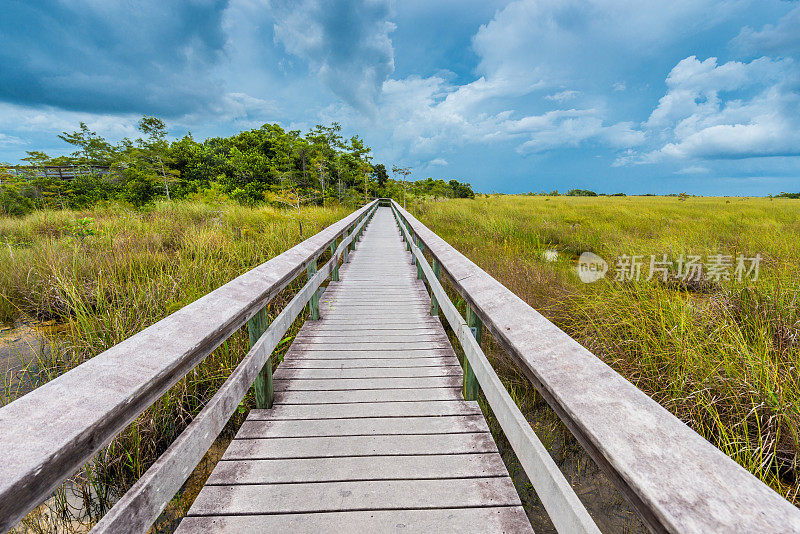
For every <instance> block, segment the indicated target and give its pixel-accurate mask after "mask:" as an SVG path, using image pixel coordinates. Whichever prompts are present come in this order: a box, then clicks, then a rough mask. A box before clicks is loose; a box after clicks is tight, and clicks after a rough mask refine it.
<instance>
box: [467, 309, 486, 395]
mask: <svg viewBox="0 0 800 534" xmlns="http://www.w3.org/2000/svg"><path fill="white" fill-rule="evenodd" d="M467 326H469V329H470V330H471V331H472V335H473V336H475V340H476V341H477V342H478V345H481V342H482V341H483V322H481V319H480V317H478V315H477V314H476V313H475V311H474V310H473V309H472V308H470V307H469V305H467ZM478 388H479V386H478V379H477V378H476V377H475V373H474V372H473V371H472V367H471V366H470V365H469V359H467V357H466V356H465V357H464V399H465V400H477V399H478Z"/></svg>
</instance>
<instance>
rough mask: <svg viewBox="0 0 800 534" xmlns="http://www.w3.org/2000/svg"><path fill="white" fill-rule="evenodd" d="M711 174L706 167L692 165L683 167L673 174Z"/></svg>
mask: <svg viewBox="0 0 800 534" xmlns="http://www.w3.org/2000/svg"><path fill="white" fill-rule="evenodd" d="M709 172H711V171H710V170H709V169H708V167H703V166H701V165H692V166H690V167H684V168H682V169H679V170H677V171H675V174H707V173H709Z"/></svg>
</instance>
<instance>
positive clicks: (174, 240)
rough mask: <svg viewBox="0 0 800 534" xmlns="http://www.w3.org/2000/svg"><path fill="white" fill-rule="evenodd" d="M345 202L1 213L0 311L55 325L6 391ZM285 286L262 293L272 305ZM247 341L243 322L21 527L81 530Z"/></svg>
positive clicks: (207, 283) (77, 360)
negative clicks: (73, 506) (77, 506)
mask: <svg viewBox="0 0 800 534" xmlns="http://www.w3.org/2000/svg"><path fill="white" fill-rule="evenodd" d="M350 211H351V210H350V209H349V208H346V207H338V206H334V207H324V208H323V207H307V208H303V209H302V210H300V212H299V213H298V212H297V211H293V212H288V211H283V210H278V209H273V208H269V207H263V208H245V207H241V206H238V205H233V204H218V205H215V206H212V205H208V204H202V203H159V204H156V205H155V206H153V207H152V208H151V209H149V210H147V211H144V212H138V211H130V210H126V209H124V208H120V207H113V206H112V207H109V208H102V209H94V210H91V211H40V212H35V213H32V214H30V215H28V216H26V217H24V218H0V245H2V246H0V320H1V321H3V322H6V323H13V322H15V321H20V320H23V321H37V320H38V321H41V320H49V321H55V322H57V323H59V324H61V325H63V327H62V328H61V329H60V330H61V335H60V336H59V337H58V339H56V340H53V345H52V347H51V348H50V350H49V352H48V353H47V354H46V355H43V356H40V357H39V358H36V359H35V360H34V361H32V362H31V363H30V364H29V365H28V366H27V367H26V368H24V369H23V370H22V371H21V373H23V374H24V375H25V379H24V380H20V381H15V380H13V378H14V377H10V376H8V375H6V376H5V377H4V381H5V383H6V384H11V383H14V384H15V386H14V388H12V390H11V391H8V389H9V388H8V387H7V388H6V389H7V391H6V398H7V400H13V399H14V398H15V397H17V396H19V395H21V394H22V393H23V392H24V391H25V389H28V388H31V387H36V386H38V385H41V384H42V383H45V382H47V381H48V380H51V379H53V378H55V377H56V376H58V375H60V374H62V373H64V372H66V371H67V370H69V369H71V368H73V367H75V366H77V365H79V364H81V363H82V362H84V361H86V360H87V359H89V358H92V357H94V356H95V355H97V354H99V353H100V352H102V351H104V350H106V349H107V348H109V347H111V346H113V345H115V344H117V343H119V342H120V341H122V340H124V339H126V338H128V337H130V336H131V335H133V334H135V333H137V332H139V331H141V330H142V329H143V328H145V327H147V326H149V325H151V324H153V323H155V322H157V321H158V320H160V319H162V318H163V317H165V316H167V315H169V314H170V313H172V312H174V311H176V310H178V309H180V308H181V307H183V306H185V305H187V304H189V303H190V302H192V301H194V300H196V299H198V298H199V297H201V296H203V295H205V294H206V293H208V292H209V291H212V290H214V289H216V288H218V287H219V286H221V285H223V284H224V283H226V282H228V281H230V280H231V279H233V278H235V277H236V276H238V275H240V274H242V273H244V272H246V271H248V270H250V269H252V268H253V267H255V266H257V265H258V264H260V263H262V262H264V261H266V260H268V259H270V258H272V257H274V256H275V255H277V254H279V253H281V252H283V251H285V250H286V249H288V248H290V247H292V246H293V245H295V244H297V243H298V242H300V241H302V240H303V239H304V238H307V237H309V236H311V235H313V234H315V233H317V232H318V231H320V230H321V229H323V228H324V227H326V226H328V225H330V224H332V223H333V222H335V221H336V220H338V219H340V218H342V217H343V216H345V215H346V214H347V213H349V212H350ZM301 223H302V229H303V235H302V236H301V234H300V228H301ZM290 292H291V288H290V289H288V290H287V291H286V292H285V294H284V295H282V296H279V297H278V298H277V299H276V300H274V301H273V303H272V304H271V305H270V314H271V315H272V316H274V315H276V314H277V313H278V312H279V311H280V309H282V307H283V305H284V304H285V301H286V298H288V297H290V295H289V293H290ZM291 334H292V333H291V332H290V334H289V335H291ZM247 350H248V337H247V332H246V331H245V329H242V330H241V331H239V332H237V333H235V334H234V335H233V336H232V337H231V338H230V339H229V340H228V341H227V342H225V343H224V344H223V345H222V346H221V347H219V348H218V349H217V350H216V351H214V353H213V354H212V355H210V356H209V357H207V358H206V359H205V360H204V361H203V362H202V363H201V364H200V365H198V366H197V367H196V368H195V369H194V370H193V371H192V372H190V373H189V375H187V376H186V377H185V378H184V379H183V380H181V381H180V382H179V383H178V384H177V385H175V386H174V387H173V388H172V389H171V390H170V391H169V392H168V393H167V394H165V395H164V396H163V397H162V398H161V399H160V400H159V401H158V402H156V403H155V404H154V405H153V406H152V407H151V408H149V409H148V410H147V411H146V412H145V413H144V414H143V415H142V416H140V417H139V418H138V419H137V420H136V421H135V422H134V423H133V424H131V425H130V426H129V427H128V428H126V429H125V430H124V431H123V432H122V433H121V434H120V435H119V436H118V437H117V438H116V439H115V440H113V441H112V443H111V444H110V445H109V446H108V447H106V448H105V449H103V450H102V451H101V452H100V453H98V454H97V455H96V456H95V458H94V459H93V460H92V461H91V462H90V463H89V464H88V465H87V466H86V467H85V469H84V470H83V471H82V473H81V474H80V475H79V476H78V477H77V478H76V479H75V480H73V481H71V482H70V484H69V485H68V486H65V487H63V488H62V489H61V490H60V491H59V493H58V494H57V495H56V498H55V499H54V500H53V501H52V504H51V508H53V507H55V508H54V509H53V510H51V511H50V512H48V513H35V514H31V515H30V516H29V517H28V519H27V520H26V522H25V528H26V529H28V530H30V531H51V530H52V529H53V528H54V524H57V525H58V528H59V529H62V530H63V529H66V530H81V529H83V528H85V526H86V525H87V524H91V523H92V522H93V521H96V520H97V519H98V518H99V517H100V516H102V514H103V513H104V512H105V511H106V510H107V509H108V507H109V506H110V505H111V504H112V503H113V501H114V500H116V499H117V498H118V497H119V496H120V495H121V494H122V493H124V491H126V490H127V488H128V487H130V485H132V484H133V482H135V481H136V480H137V479H138V478H139V477H140V476H141V475H142V473H144V471H145V470H146V469H147V468H148V467H149V466H150V465H151V464H152V462H153V461H154V460H155V459H156V458H157V457H158V456H159V455H160V454H161V453H162V452H163V451H164V450H165V449H166V447H167V446H169V444H170V443H171V442H172V441H173V440H174V438H175V437H176V436H177V435H178V434H179V433H180V432H181V431H182V430H183V428H185V426H186V425H187V424H188V422H189V421H190V420H191V418H192V417H193V416H194V415H195V414H197V413H198V412H199V411H200V409H202V406H203V405H204V403H205V402H206V401H207V400H208V399H209V398H210V397H211V396H212V395H213V394H214V392H215V391H216V390H217V388H218V387H219V386H220V385H221V384H222V382H223V381H224V380H225V379H226V378H227V377H228V376H229V375H230V372H231V371H232V370H233V369H234V368H235V366H236V365H237V364H238V363H239V361H240V360H241V358H242V356H243V355H244V354H245V353H246V352H247ZM250 403H251V399H250V398H249V396H248V397H247V398H246V399H245V401H244V402H243V406H242V410H240V412H239V413H238V414H237V415H236V416H234V418H233V420H232V421H231V423H230V427H231V428H235V427H236V426H237V425H238V424H239V423H240V422H241V419H242V418H243V416H244V415H243V414H244V413H245V411H246V408H247V407H248V406H249V404H250ZM68 491H69V492H72V493H77V494H78V495H79V497H80V498H79V500H82V501H84V502H85V506H82V508H83V509H82V510H81V513H80V514H79V515H81V517H74V516H75V515H76V514H75V510H70V506H69V505H68V503H67V501H68V500H69V499H67V498H66V497H65V495H66V493H67V492H68ZM72 500H73V501H74V500H75V499H72ZM188 504H190V503H186V506H188ZM54 521H55V523H54Z"/></svg>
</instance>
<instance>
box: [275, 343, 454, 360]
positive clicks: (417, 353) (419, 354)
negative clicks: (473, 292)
mask: <svg viewBox="0 0 800 534" xmlns="http://www.w3.org/2000/svg"><path fill="white" fill-rule="evenodd" d="M311 347H313V346H312V345H306V346H305V347H303V349H302V350H300V348H299V347H298V348H297V350H296V351H294V352H292V353H291V355H289V356H290V357H295V356H297V357H300V356H302V357H303V358H305V359H307V360H314V359H320V360H332V359H340V360H360V359H364V360H369V359H384V358H403V359H413V358H430V357H436V356H438V357H442V358H446V357H449V356H451V354H452V352H448V347H437V348H425V349H414V350H380V351H377V350H330V349H327V350H316V349H314V348H311ZM449 351H452V348H450V349H449Z"/></svg>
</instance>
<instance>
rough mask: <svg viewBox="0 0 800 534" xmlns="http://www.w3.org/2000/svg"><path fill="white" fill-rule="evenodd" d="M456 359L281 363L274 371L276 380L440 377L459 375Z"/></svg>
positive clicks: (459, 370) (459, 369) (370, 379)
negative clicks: (329, 365)
mask: <svg viewBox="0 0 800 534" xmlns="http://www.w3.org/2000/svg"><path fill="white" fill-rule="evenodd" d="M457 362H458V360H457V359H456V358H455V357H454V358H451V363H452V365H448V366H442V367H422V368H419V367H410V368H405V369H403V368H391V367H390V368H383V367H380V368H377V369H375V368H369V367H367V368H355V369H353V368H338V369H298V368H296V367H289V366H284V365H281V366H280V367H279V368H278V371H276V372H275V379H276V380H284V381H285V380H299V381H302V379H336V380H341V379H354V378H355V379H363V380H369V381H370V382H371V381H372V380H374V379H380V378H406V379H408V378H421V377H442V376H461V367H459V366H458V365H457Z"/></svg>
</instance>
